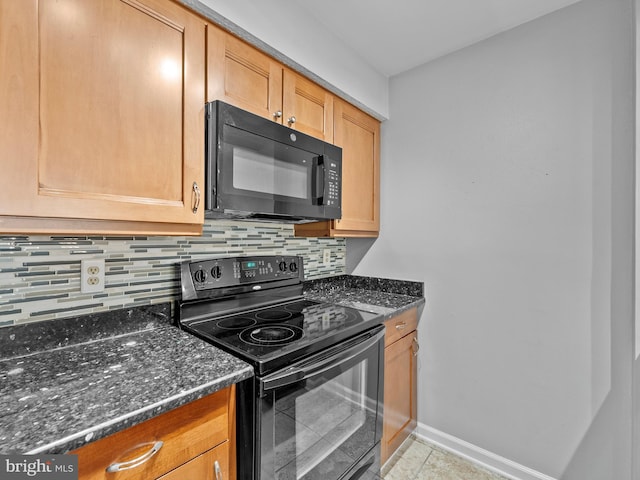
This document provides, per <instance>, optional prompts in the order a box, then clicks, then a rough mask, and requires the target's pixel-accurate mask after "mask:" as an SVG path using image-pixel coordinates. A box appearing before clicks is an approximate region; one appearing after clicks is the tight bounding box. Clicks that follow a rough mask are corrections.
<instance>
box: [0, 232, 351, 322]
mask: <svg viewBox="0 0 640 480" xmlns="http://www.w3.org/2000/svg"><path fill="white" fill-rule="evenodd" d="M326 249H329V250H330V251H331V257H330V261H329V262H328V263H323V262H322V260H323V258H322V256H323V255H322V254H323V251H324V250H326ZM260 254H262V255H271V254H273V255H281V254H289V255H300V256H302V257H303V258H304V266H305V279H307V280H309V279H315V278H323V277H327V276H331V275H341V274H345V273H346V266H345V265H346V262H345V257H346V242H345V240H344V239H330V238H296V237H294V236H293V226H292V225H285V224H276V223H274V224H272V223H249V222H234V221H229V222H227V221H224V222H223V221H218V220H207V221H205V225H204V231H203V234H202V236H199V237H101V236H86V237H85V236H0V327H2V326H9V325H15V324H19V323H25V322H34V321H41V320H50V319H54V318H65V317H70V316H77V315H83V314H88V313H95V312H101V311H106V310H113V309H118V308H127V307H130V306H138V305H146V304H152V303H162V302H167V301H172V300H176V299H177V298H178V296H179V292H180V281H179V274H178V269H177V264H178V263H179V262H181V261H183V260H189V259H192V258H193V259H197V258H208V257H216V256H221V257H222V256H239V255H260ZM91 258H103V259H104V260H105V289H104V291H102V292H97V293H81V292H80V261H81V260H83V259H91Z"/></svg>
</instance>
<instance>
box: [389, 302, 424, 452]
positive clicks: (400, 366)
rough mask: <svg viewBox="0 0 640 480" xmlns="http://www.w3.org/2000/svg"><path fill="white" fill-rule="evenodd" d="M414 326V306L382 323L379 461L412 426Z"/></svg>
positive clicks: (415, 341)
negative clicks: (382, 368) (382, 365)
mask: <svg viewBox="0 0 640 480" xmlns="http://www.w3.org/2000/svg"><path fill="white" fill-rule="evenodd" d="M417 325H418V312H417V309H416V308H413V309H411V310H407V311H406V312H403V313H401V314H400V315H397V316H395V317H392V318H390V319H389V320H387V321H386V322H385V327H386V334H385V349H384V420H383V428H382V452H381V455H382V463H383V464H384V463H385V462H386V461H387V460H388V459H389V457H391V455H393V452H395V451H396V450H397V449H398V447H399V446H400V445H401V444H402V442H404V440H405V439H406V438H407V437H408V436H409V435H410V434H411V432H413V431H414V430H415V428H416V418H417V408H416V404H417V371H418V369H417V354H418V348H419V346H418V331H417Z"/></svg>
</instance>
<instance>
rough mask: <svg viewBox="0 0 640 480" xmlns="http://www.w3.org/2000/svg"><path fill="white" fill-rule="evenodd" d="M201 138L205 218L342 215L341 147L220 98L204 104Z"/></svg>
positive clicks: (300, 218) (293, 220)
mask: <svg viewBox="0 0 640 480" xmlns="http://www.w3.org/2000/svg"><path fill="white" fill-rule="evenodd" d="M205 137H206V138H205V141H206V168H205V171H206V173H205V175H206V177H205V178H206V181H205V183H206V185H205V189H206V191H205V206H206V210H205V217H207V218H243V219H253V220H260V221H278V222H285V223H304V222H313V221H318V220H327V219H338V218H341V216H342V213H341V199H342V149H341V148H339V147H336V146H335V145H331V144H329V143H327V142H324V141H322V140H319V139H317V138H314V137H311V136H309V135H306V134H304V133H301V132H299V131H296V130H293V129H291V128H288V127H285V126H283V125H280V124H278V123H275V122H273V121H271V120H269V119H266V118H263V117H260V116H258V115H254V114H253V113H250V112H247V111H245V110H241V109H239V108H237V107H234V106H231V105H228V104H226V103H224V102H221V101H215V102H210V103H207V104H206V134H205Z"/></svg>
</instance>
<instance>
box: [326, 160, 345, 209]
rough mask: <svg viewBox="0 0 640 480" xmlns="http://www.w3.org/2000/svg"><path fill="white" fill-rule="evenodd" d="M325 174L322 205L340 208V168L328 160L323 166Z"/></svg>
mask: <svg viewBox="0 0 640 480" xmlns="http://www.w3.org/2000/svg"><path fill="white" fill-rule="evenodd" d="M325 168H326V170H325V174H326V177H325V178H326V186H325V192H326V199H325V201H324V204H325V205H327V206H329V207H331V206H333V207H340V175H341V173H342V168H341V165H340V163H339V162H337V161H335V160H329V161H327V163H326V164H325Z"/></svg>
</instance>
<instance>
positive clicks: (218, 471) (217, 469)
mask: <svg viewBox="0 0 640 480" xmlns="http://www.w3.org/2000/svg"><path fill="white" fill-rule="evenodd" d="M213 472H214V473H215V474H216V480H224V479H223V478H222V469H221V468H220V464H219V463H218V460H216V461H215V462H213Z"/></svg>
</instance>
